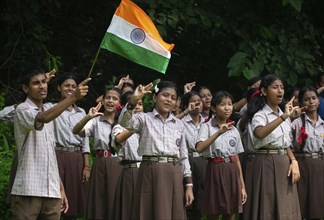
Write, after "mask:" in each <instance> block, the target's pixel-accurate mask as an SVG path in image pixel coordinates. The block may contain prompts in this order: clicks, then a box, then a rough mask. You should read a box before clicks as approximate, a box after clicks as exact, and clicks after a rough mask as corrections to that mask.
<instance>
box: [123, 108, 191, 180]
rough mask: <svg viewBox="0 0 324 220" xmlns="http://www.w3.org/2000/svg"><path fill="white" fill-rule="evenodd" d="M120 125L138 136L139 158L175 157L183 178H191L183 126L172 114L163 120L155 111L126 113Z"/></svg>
mask: <svg viewBox="0 0 324 220" xmlns="http://www.w3.org/2000/svg"><path fill="white" fill-rule="evenodd" d="M128 118H131V119H130V120H128ZM120 123H121V125H122V126H123V124H122V123H124V124H125V125H126V126H125V127H126V128H127V129H128V130H130V131H132V132H134V133H138V134H139V148H138V154H139V155H140V156H143V155H145V156H170V157H177V158H179V159H180V164H181V168H182V173H183V176H184V177H190V176H191V170H190V165H189V160H188V150H187V147H186V145H185V141H184V137H183V132H184V125H183V122H182V121H181V120H179V119H178V118H176V117H175V116H174V115H173V114H172V113H170V114H169V117H168V118H167V119H163V117H162V116H161V115H160V114H159V113H158V112H157V111H156V109H153V111H152V112H148V113H143V112H139V113H136V114H132V111H126V112H125V114H123V116H122V118H121V120H120Z"/></svg>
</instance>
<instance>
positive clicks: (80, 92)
mask: <svg viewBox="0 0 324 220" xmlns="http://www.w3.org/2000/svg"><path fill="white" fill-rule="evenodd" d="M90 80H91V78H87V79H85V80H83V81H82V82H81V83H80V84H79V85H78V88H77V89H76V90H75V92H74V96H75V97H76V98H77V99H81V98H83V97H84V96H86V95H87V93H88V90H89V86H88V85H87V83H88V82H89V81H90Z"/></svg>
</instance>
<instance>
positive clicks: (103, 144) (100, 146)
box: [84, 115, 111, 150]
mask: <svg viewBox="0 0 324 220" xmlns="http://www.w3.org/2000/svg"><path fill="white" fill-rule="evenodd" d="M84 131H85V136H87V137H90V136H92V137H93V148H94V149H95V150H110V147H109V140H110V133H111V124H110V123H109V122H108V120H107V119H106V117H105V116H104V115H100V116H98V117H95V118H92V119H91V120H89V121H88V122H87V124H86V125H85V126H84Z"/></svg>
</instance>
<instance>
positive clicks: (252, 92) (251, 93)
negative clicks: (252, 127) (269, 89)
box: [239, 88, 259, 131]
mask: <svg viewBox="0 0 324 220" xmlns="http://www.w3.org/2000/svg"><path fill="white" fill-rule="evenodd" d="M258 90H259V89H258V88H250V89H248V90H247V92H246V96H245V97H246V103H247V104H248V103H249V102H250V101H251V99H253V98H254V97H255V96H257V95H258V94H256V92H257V91H258ZM248 121H249V118H248V115H247V114H246V112H245V113H244V114H243V115H242V117H241V120H240V123H239V129H240V130H241V131H244V130H245V128H246V126H247V123H248Z"/></svg>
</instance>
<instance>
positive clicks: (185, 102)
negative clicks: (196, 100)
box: [181, 91, 199, 111]
mask: <svg viewBox="0 0 324 220" xmlns="http://www.w3.org/2000/svg"><path fill="white" fill-rule="evenodd" d="M195 95H197V96H199V94H198V92H196V91H190V92H187V93H186V94H184V95H183V96H182V99H181V110H182V111H184V110H185V109H186V108H188V106H189V100H190V99H191V97H193V96H195Z"/></svg>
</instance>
